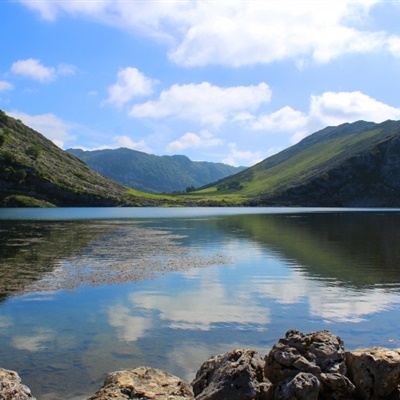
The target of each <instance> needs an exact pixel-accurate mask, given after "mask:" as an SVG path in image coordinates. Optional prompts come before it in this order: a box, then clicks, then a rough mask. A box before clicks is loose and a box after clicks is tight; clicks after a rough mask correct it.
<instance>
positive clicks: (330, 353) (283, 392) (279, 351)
mask: <svg viewBox="0 0 400 400" xmlns="http://www.w3.org/2000/svg"><path fill="white" fill-rule="evenodd" d="M310 374H311V375H312V376H314V377H315V379H316V380H317V381H318V388H319V395H317V397H316V398H319V399H324V400H325V399H326V400H336V399H351V398H352V397H353V394H354V391H355V387H354V385H353V384H352V383H351V381H350V380H349V379H348V378H347V377H346V363H345V351H344V345H343V341H342V340H341V339H340V338H339V337H338V336H335V335H333V334H332V333H331V332H329V331H321V332H311V333H307V334H304V333H301V332H299V331H297V330H290V331H288V332H287V333H286V335H285V337H284V338H281V339H279V342H278V343H277V344H275V345H274V346H273V348H272V349H271V351H270V352H269V354H268V355H267V356H266V357H265V368H264V375H265V377H266V378H267V379H269V380H270V381H271V382H272V383H273V384H274V385H273V388H272V389H271V392H270V398H271V399H272V398H273V399H274V400H277V399H281V398H282V399H286V398H290V397H282V396H289V394H288V393H294V391H298V392H299V396H300V393H302V394H301V395H302V396H303V394H304V396H306V397H304V398H307V395H306V393H309V396H310V397H309V398H314V397H313V396H314V392H315V390H316V386H315V384H314V383H315V379H311V378H310ZM317 392H318V391H317ZM272 393H274V396H277V397H271V396H272ZM293 398H297V397H293ZM301 398H303V397H301Z"/></svg>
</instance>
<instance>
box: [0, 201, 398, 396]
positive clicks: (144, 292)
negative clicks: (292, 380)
mask: <svg viewBox="0 0 400 400" xmlns="http://www.w3.org/2000/svg"><path fill="white" fill-rule="evenodd" d="M0 271H1V275H0V366H1V367H4V368H7V369H12V370H16V371H18V373H19V374H20V375H21V377H22V379H23V383H25V384H26V385H28V386H29V387H30V388H31V389H32V392H33V394H34V395H35V396H36V397H37V398H38V399H39V400H43V399H61V398H62V399H83V398H85V397H87V396H89V395H90V394H93V393H94V392H95V391H96V390H98V389H99V388H100V386H101V384H102V382H103V380H104V377H105V376H106V374H107V373H108V372H111V371H115V370H120V369H125V368H135V367H137V366H140V365H148V366H151V367H156V368H161V369H163V370H166V371H167V372H170V373H172V374H174V375H177V376H179V377H181V378H183V379H186V380H188V381H189V382H190V381H191V380H192V379H193V377H194V374H195V372H196V371H197V369H198V368H199V367H200V365H201V364H202V362H203V361H205V360H206V359H207V358H208V357H209V356H211V355H215V354H221V353H225V352H226V351H229V350H231V349H233V348H244V347H250V348H254V349H256V350H258V351H259V352H260V354H261V356H264V355H265V354H266V353H267V352H268V351H269V349H270V348H271V347H272V345H273V344H274V343H276V342H277V341H278V339H279V338H280V337H281V336H283V335H284V334H285V332H286V331H287V330H288V329H292V328H297V329H299V330H301V331H303V332H310V331H315V330H322V329H329V330H331V331H332V332H333V333H335V334H338V335H339V336H341V337H342V339H343V340H344V342H345V347H346V348H347V349H354V348H357V347H365V346H371V345H379V346H385V347H389V348H396V347H400V334H399V332H400V329H399V322H398V321H399V316H400V313H399V311H400V210H347V209H285V208H284V209H274V208H273V209H271V208H261V209H260V208H253V209H247V208H239V209H229V208H228V209H218V208H207V209H203V208H199V209H196V208H194V209H185V208H184V209H180V208H179V209H124V208H121V209H119V208H118V209H114V208H110V209H104V208H101V209H87V208H82V209H13V210H11V209H0Z"/></svg>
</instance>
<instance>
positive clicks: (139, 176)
mask: <svg viewBox="0 0 400 400" xmlns="http://www.w3.org/2000/svg"><path fill="white" fill-rule="evenodd" d="M67 152H69V153H70V154H73V155H74V156H76V157H78V158H80V159H81V160H82V161H84V162H85V163H86V164H87V165H88V166H89V167H90V168H93V169H94V170H96V171H97V172H99V173H101V174H102V175H104V176H107V177H108V178H111V179H113V180H114V181H116V182H119V183H120V184H122V185H125V186H129V187H131V188H134V189H137V190H141V191H144V192H150V193H162V192H181V191H185V190H186V189H187V188H189V187H190V188H197V187H200V186H204V185H206V184H209V183H211V182H215V181H217V180H219V179H222V178H225V177H227V176H230V175H233V174H235V173H237V172H240V171H243V170H244V169H245V168H244V167H232V166H230V165H226V164H222V163H212V162H199V161H191V160H190V159H189V158H187V157H186V156H182V155H175V156H156V155H152V154H146V153H143V152H140V151H136V150H131V149H127V148H120V149H115V150H111V149H109V150H95V151H83V150H81V149H67Z"/></svg>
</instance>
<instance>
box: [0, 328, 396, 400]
mask: <svg viewBox="0 0 400 400" xmlns="http://www.w3.org/2000/svg"><path fill="white" fill-rule="evenodd" d="M0 399H1V400H28V399H30V400H33V399H35V397H34V396H33V395H32V393H31V391H30V390H29V388H27V387H26V386H24V385H23V384H22V383H21V379H20V377H19V376H18V374H17V373H16V372H14V371H8V370H5V369H1V368H0ZM108 399H117V400H125V399H137V400H146V399H152V400H153V399H154V400H184V399H192V400H193V399H195V400H294V399H299V400H302V399H304V400H317V399H321V400H325V399H326V400H351V399H356V400H382V399H388V400H399V399H400V349H395V350H393V349H388V348H383V347H369V348H366V349H358V350H354V351H346V350H345V348H344V343H343V341H342V339H341V338H340V337H339V336H336V335H334V334H332V333H331V332H329V331H319V332H311V333H306V334H304V333H302V332H299V331H297V330H290V331H288V332H287V333H286V335H285V336H284V337H282V338H281V339H279V341H278V343H276V344H275V345H274V346H273V347H272V349H271V350H270V352H269V353H268V354H267V355H266V356H265V357H264V358H262V357H261V356H260V355H259V354H258V353H257V352H256V351H255V350H251V349H241V350H238V349H236V350H232V351H230V352H228V353H225V354H222V355H218V356H214V357H211V358H210V359H209V360H207V361H205V362H204V363H203V365H202V366H201V367H200V369H199V370H198V372H197V374H196V377H195V379H194V380H193V382H192V383H190V384H189V383H187V382H185V381H183V380H181V379H179V378H178V377H176V376H173V375H171V374H168V373H167V372H164V371H162V370H159V369H155V368H149V367H139V368H136V369H132V370H125V371H117V372H113V373H110V374H109V375H108V376H107V377H106V379H105V381H104V384H103V386H102V387H101V388H100V390H99V391H98V392H96V393H95V394H94V395H92V396H91V397H89V398H87V399H86V400H108Z"/></svg>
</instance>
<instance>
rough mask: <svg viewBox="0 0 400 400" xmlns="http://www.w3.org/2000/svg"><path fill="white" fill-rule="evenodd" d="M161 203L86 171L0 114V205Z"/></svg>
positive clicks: (76, 159)
mask: <svg viewBox="0 0 400 400" xmlns="http://www.w3.org/2000/svg"><path fill="white" fill-rule="evenodd" d="M160 203H161V201H156V200H151V199H148V198H147V199H145V198H142V197H140V196H133V195H130V194H128V191H127V188H126V187H124V186H122V185H120V184H118V183H116V182H113V181H112V180H111V179H108V178H106V177H104V176H102V175H100V174H99V173H97V172H95V171H93V170H92V169H90V168H89V167H88V166H87V165H86V164H85V163H83V162H82V161H81V160H79V159H78V158H76V157H74V156H72V155H71V154H68V153H67V152H65V151H63V150H61V149H60V148H58V147H57V146H56V145H54V144H53V143H52V142H51V141H50V140H48V139H46V138H45V137H44V136H43V135H41V134H40V133H38V132H36V131H34V130H33V129H31V128H29V127H27V126H25V125H24V124H23V123H22V122H20V121H18V120H16V119H14V118H11V117H9V116H7V115H6V114H5V113H4V112H3V111H1V110H0V206H2V207H4V206H6V207H7V206H8V207H13V206H124V205H131V206H143V205H158V204H160Z"/></svg>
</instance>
